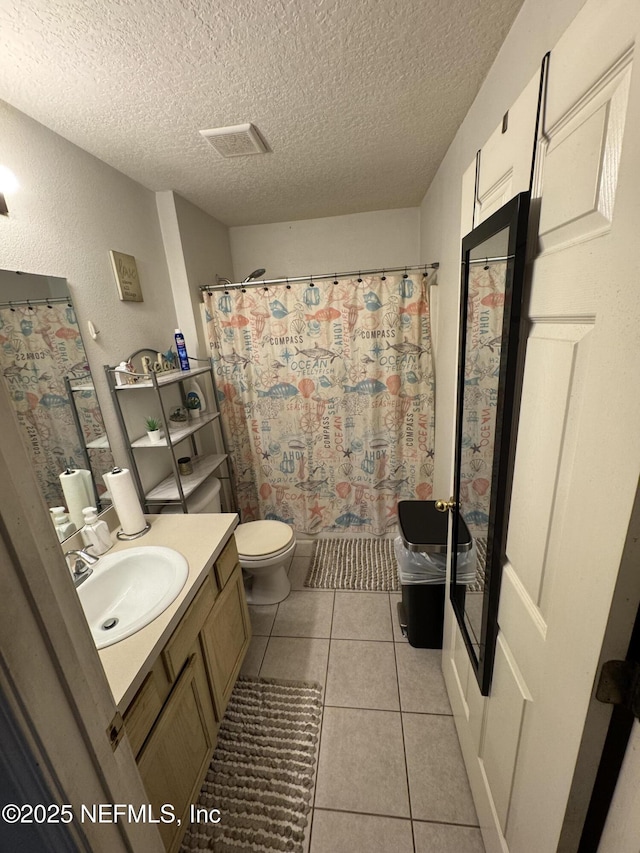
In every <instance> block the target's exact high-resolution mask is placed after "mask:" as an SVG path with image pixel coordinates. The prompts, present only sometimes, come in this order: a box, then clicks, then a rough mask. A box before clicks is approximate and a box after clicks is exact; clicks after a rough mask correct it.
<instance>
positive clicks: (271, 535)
mask: <svg viewBox="0 0 640 853" xmlns="http://www.w3.org/2000/svg"><path fill="white" fill-rule="evenodd" d="M235 537H236V545H237V547H238V554H239V555H240V556H241V557H263V556H265V554H273V553H274V552H275V551H282V550H283V548H286V547H287V545H289V543H290V542H291V540H292V539H293V530H292V529H291V528H290V527H289V525H288V524H285V523H284V522H282V521H248V522H247V523H246V524H239V525H238V526H237V527H236V529H235Z"/></svg>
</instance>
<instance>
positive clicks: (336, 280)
mask: <svg viewBox="0 0 640 853" xmlns="http://www.w3.org/2000/svg"><path fill="white" fill-rule="evenodd" d="M333 283H334V284H337V283H338V273H337V272H334V274H333Z"/></svg>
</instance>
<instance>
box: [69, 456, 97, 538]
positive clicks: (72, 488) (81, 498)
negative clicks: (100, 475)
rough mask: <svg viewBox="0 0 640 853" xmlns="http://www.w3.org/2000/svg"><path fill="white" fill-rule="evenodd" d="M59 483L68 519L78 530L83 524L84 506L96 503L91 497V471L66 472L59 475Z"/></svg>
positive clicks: (76, 470) (77, 469) (81, 469)
mask: <svg viewBox="0 0 640 853" xmlns="http://www.w3.org/2000/svg"><path fill="white" fill-rule="evenodd" d="M60 483H61V485H62V492H63V494H64V502H65V504H66V506H67V510H68V511H69V518H70V519H71V521H73V523H74V524H75V526H76V528H77V529H78V530H80V528H81V527H82V525H83V524H84V517H83V515H82V510H83V509H84V508H85V507H86V506H93V505H94V503H95V502H96V499H95V497H94V496H93V481H92V479H91V471H87V470H86V469H85V468H76V469H75V470H67V471H65V472H64V473H62V474H60Z"/></svg>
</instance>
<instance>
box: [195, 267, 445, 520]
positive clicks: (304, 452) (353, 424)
mask: <svg viewBox="0 0 640 853" xmlns="http://www.w3.org/2000/svg"><path fill="white" fill-rule="evenodd" d="M431 283H432V279H430V280H427V279H426V278H424V277H423V276H422V274H421V273H419V274H418V275H416V276H412V277H407V278H404V277H403V276H401V275H400V276H397V275H389V276H386V277H381V276H375V277H371V276H369V277H363V278H362V281H360V282H358V281H357V280H355V279H351V278H342V279H339V280H338V281H337V284H333V283H332V282H331V281H329V282H325V281H323V282H322V283H320V284H315V285H311V284H307V285H305V284H303V283H299V284H294V285H291V286H290V287H287V286H285V285H279V286H276V287H269V288H268V290H267V289H265V288H258V287H254V288H247V289H246V291H245V292H244V293H242V292H241V291H240V290H239V289H234V290H233V291H229V292H228V293H224V292H221V291H216V292H213V293H206V294H205V312H204V314H205V322H206V327H207V332H208V337H209V341H210V344H211V352H212V356H213V358H214V368H215V374H216V383H217V387H218V394H219V397H220V402H221V411H222V416H223V419H224V422H225V425H226V429H227V434H228V436H229V438H230V442H231V448H230V452H231V454H232V457H233V459H234V463H235V468H236V475H237V490H238V501H239V504H240V509H241V512H242V519H243V521H251V520H255V519H258V518H267V519H277V520H281V521H285V522H286V523H288V524H291V525H293V527H294V529H295V530H296V531H299V532H304V533H320V532H325V531H333V532H335V531H343V530H347V529H349V530H354V529H355V530H356V531H364V532H370V533H374V534H383V533H385V532H387V531H389V530H390V529H391V528H392V527H393V526H394V525H395V524H396V519H397V502H398V500H399V499H416V498H417V499H422V500H426V499H429V498H430V497H431V494H432V475H433V437H434V379H433V367H432V358H431V331H430V316H429V301H428V285H429V284H431Z"/></svg>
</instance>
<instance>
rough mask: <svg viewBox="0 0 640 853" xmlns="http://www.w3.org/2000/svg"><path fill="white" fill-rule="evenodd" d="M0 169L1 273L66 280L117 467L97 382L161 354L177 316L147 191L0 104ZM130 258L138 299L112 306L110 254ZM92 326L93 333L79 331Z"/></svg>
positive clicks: (107, 403)
mask: <svg viewBox="0 0 640 853" xmlns="http://www.w3.org/2000/svg"><path fill="white" fill-rule="evenodd" d="M0 127H2V133H0V164H2V165H4V166H7V167H8V168H9V169H11V170H12V172H14V174H15V175H16V177H17V179H18V181H19V183H20V188H19V189H18V190H16V191H15V192H14V193H12V194H10V195H9V196H8V197H7V203H8V206H9V216H8V217H0V267H2V268H4V269H12V270H23V271H25V272H31V273H41V274H45V275H55V276H62V277H65V278H66V279H67V280H68V282H69V289H70V291H71V293H72V296H73V301H74V305H75V307H76V311H77V316H78V321H79V324H80V330H81V332H82V335H83V339H84V343H85V348H86V351H87V357H88V360H89V364H90V366H91V371H92V373H93V376H94V379H95V382H96V387H97V391H98V396H99V399H100V403H101V407H102V411H103V414H104V418H105V424H106V427H107V431H108V433H109V437H110V439H111V443H112V446H113V449H114V456H115V457H116V461H118V462H120V463H121V464H124V463H125V456H124V452H123V446H122V443H121V441H120V440H119V429H118V427H117V424H116V421H115V413H114V409H113V404H112V402H111V397H110V394H109V392H108V390H107V384H106V379H105V377H104V370H103V365H104V364H116V363H118V362H119V361H121V360H122V359H123V358H125V357H126V356H128V355H129V354H130V353H131V352H132V351H133V350H135V349H138V348H139V347H142V346H150V347H153V348H154V349H158V350H160V349H162V350H166V349H168V347H169V345H170V344H171V342H172V340H173V330H174V328H175V324H176V312H175V308H174V304H173V299H172V293H171V286H170V283H169V276H168V272H167V265H166V260H165V255H164V248H163V245H162V236H161V233H160V226H159V222H158V214H157V210H156V201H155V196H154V193H152V192H150V191H149V190H146V189H144V188H143V187H142V186H141V185H140V184H137V183H136V182H135V181H132V180H130V179H129V178H127V177H125V176H124V175H123V174H121V173H120V172H118V171H116V170H115V169H113V168H111V167H110V166H107V165H106V164H105V163H103V162H102V161H100V160H97V159H96V158H95V157H93V156H91V155H90V154H87V153H86V152H85V151H83V150H82V149H80V148H77V147H76V146H75V145H72V144H71V143H69V142H67V141H66V140H64V139H63V138H62V137H60V136H58V135H57V134H55V133H53V132H52V131H50V130H47V129H46V128H45V127H43V126H42V125H41V124H38V123H37V122H35V121H33V120H32V119H30V118H28V117H27V116H25V115H24V114H23V113H20V112H18V111H17V110H15V109H13V108H12V107H10V106H9V105H7V104H5V103H4V102H0ZM110 249H115V250H116V251H120V252H125V253H127V254H130V255H133V256H134V257H135V258H136V261H137V266H138V273H139V275H140V282H141V286H142V294H143V297H144V302H142V303H133V302H121V301H120V300H119V298H118V293H117V289H116V283H115V280H114V277H113V272H112V269H111V261H110V258H109V250H110ZM89 319H91V320H93V322H94V323H95V325H96V327H97V328H98V329H99V330H100V334H99V336H98V338H97V340H96V341H93V340H91V338H90V337H89V336H88V334H87V333H86V328H87V320H89Z"/></svg>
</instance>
